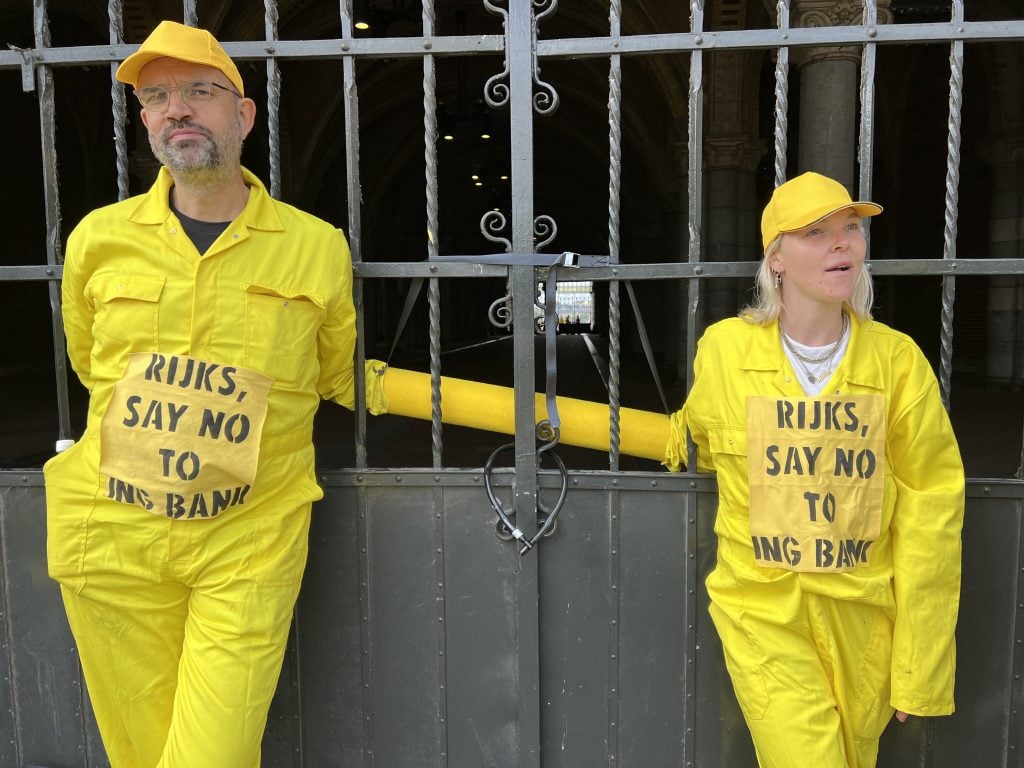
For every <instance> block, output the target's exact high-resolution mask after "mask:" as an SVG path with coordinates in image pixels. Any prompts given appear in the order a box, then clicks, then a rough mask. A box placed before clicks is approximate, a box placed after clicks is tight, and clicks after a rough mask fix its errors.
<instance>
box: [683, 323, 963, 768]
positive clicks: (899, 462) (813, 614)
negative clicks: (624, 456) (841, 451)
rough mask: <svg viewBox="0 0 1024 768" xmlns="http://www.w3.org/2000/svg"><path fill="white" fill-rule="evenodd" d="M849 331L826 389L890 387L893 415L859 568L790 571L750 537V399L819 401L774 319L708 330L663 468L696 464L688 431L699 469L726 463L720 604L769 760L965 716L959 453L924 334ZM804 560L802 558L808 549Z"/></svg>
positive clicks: (844, 747) (732, 661)
mask: <svg viewBox="0 0 1024 768" xmlns="http://www.w3.org/2000/svg"><path fill="white" fill-rule="evenodd" d="M851 334H852V335H851V339H850V342H849V347H848V350H847V352H846V355H845V357H844V358H843V360H842V362H841V364H840V365H839V367H838V369H837V370H836V371H835V373H834V374H833V376H832V378H831V380H830V381H829V382H828V383H827V385H826V387H825V390H824V391H823V393H822V395H823V396H826V397H833V398H836V399H837V400H838V401H840V402H841V401H842V400H843V399H844V398H850V397H851V396H870V395H881V396H882V398H884V399H883V400H881V401H879V402H881V403H884V407H883V410H884V422H885V441H884V453H885V459H884V462H880V463H882V464H883V467H884V486H883V490H882V493H881V495H880V498H881V510H880V518H879V519H880V526H879V532H878V536H877V540H873V542H872V544H871V546H870V549H865V551H864V558H863V561H862V562H860V563H858V564H857V565H856V566H855V567H850V568H848V569H843V570H839V571H837V572H820V571H819V572H809V571H800V570H796V569H794V568H792V567H790V566H789V565H788V564H787V562H786V558H784V557H783V558H779V559H780V560H781V561H782V562H780V563H779V564H777V565H778V566H779V567H763V566H762V565H758V564H755V546H757V547H758V554H764V552H763V549H764V548H763V547H762V545H761V544H762V543H763V542H764V539H758V538H757V537H756V536H752V535H751V511H750V510H751V500H752V499H751V494H750V482H751V475H750V474H748V473H749V472H751V471H752V470H751V467H752V466H759V465H757V462H756V461H755V462H751V461H750V458H751V457H749V456H748V450H747V449H748V442H749V444H750V445H754V440H753V437H752V436H751V435H750V434H749V433H748V418H747V409H748V402H747V398H748V396H751V395H754V396H764V397H768V398H773V399H775V400H776V401H780V402H788V403H799V401H800V400H802V399H805V400H807V401H808V404H810V401H812V400H813V399H814V398H805V396H804V394H803V392H802V390H801V387H800V385H799V383H798V381H797V378H796V376H795V375H794V373H793V370H792V368H791V367H790V365H789V362H788V360H787V359H786V356H785V354H784V352H783V350H782V345H781V344H780V337H779V328H778V324H777V323H774V322H773V323H769V324H767V325H765V326H758V325H756V324H751V323H748V322H746V321H745V320H743V319H740V318H732V319H728V320H725V321H722V322H720V323H717V324H715V325H713V326H711V327H710V328H708V330H707V332H706V333H705V335H704V336H703V338H702V339H701V341H700V343H699V346H698V352H697V357H696V360H695V378H694V384H693V388H692V390H691V392H690V394H689V395H688V397H687V400H686V403H685V404H684V406H683V408H682V409H681V410H680V411H678V412H677V413H675V414H673V417H672V426H671V430H670V433H671V436H670V440H669V447H668V450H667V453H666V460H665V463H666V465H667V466H669V468H670V469H678V468H679V466H680V465H681V463H682V462H683V461H684V460H685V457H686V444H685V431H686V430H687V429H688V430H689V431H690V433H691V434H692V437H693V440H694V442H695V444H696V445H697V448H698V468H699V469H700V470H702V471H714V472H716V473H717V481H718V490H719V503H718V512H717V518H716V521H715V532H716V535H717V539H718V554H717V563H716V566H715V568H714V570H713V571H712V572H711V574H710V575H709V576H708V578H707V589H708V593H709V596H710V599H711V607H710V612H711V616H712V619H713V621H714V623H715V626H716V628H717V630H718V632H719V636H720V637H721V640H722V646H723V650H724V654H725V662H726V667H727V669H728V671H729V675H730V677H731V679H732V682H733V687H734V689H735V692H736V697H737V700H738V702H739V704H740V708H741V710H742V712H743V715H744V718H745V720H746V722H747V725H748V727H749V729H750V732H751V735H752V738H753V741H754V746H755V750H756V752H757V757H758V760H759V762H760V764H761V765H762V766H765V767H768V766H771V767H772V768H792V767H793V766H798V765H807V766H816V767H818V768H844V767H845V766H851V768H867V767H870V766H874V765H875V763H876V759H877V752H878V740H879V737H880V735H881V733H882V731H883V730H884V728H885V726H886V724H887V722H888V721H889V720H890V718H891V716H892V714H893V710H894V709H897V710H901V711H904V712H907V713H909V714H911V715H945V714H950V713H952V712H953V680H954V671H955V641H954V629H955V626H956V618H957V610H958V606H959V587H960V551H961V549H960V531H961V527H962V522H963V504H964V475H963V466H962V463H961V459H960V454H959V450H958V447H957V444H956V440H955V438H954V435H953V433H952V429H951V427H950V423H949V419H948V417H947V414H946V412H945V410H944V408H943V406H942V403H941V401H940V398H939V393H938V387H937V384H936V381H935V377H934V375H933V373H932V370H931V368H930V366H929V364H928V362H927V361H926V360H925V358H924V357H923V355H922V354H921V352H920V350H919V349H918V348H917V346H916V345H915V344H914V342H913V341H912V340H911V339H910V338H909V337H907V336H906V335H904V334H902V333H899V332H897V331H895V330H893V329H891V328H889V327H887V326H885V325H883V324H881V323H878V322H874V321H865V322H861V321H858V320H856V319H853V318H851ZM808 412H810V411H808ZM780 413H781V411H780ZM750 429H753V430H757V429H760V425H758V424H756V423H754V422H752V423H751V425H750ZM759 444H760V443H759ZM769 450H771V448H769ZM800 455H801V454H799V453H797V454H796V455H795V456H794V457H793V459H794V461H793V463H794V467H795V468H799V466H800V465H799V458H800ZM755 458H757V457H755ZM767 466H773V467H776V468H778V466H779V465H777V464H771V463H770V464H768V465H767ZM755 502H756V500H755ZM861 512H865V510H861ZM878 512H879V510H877V509H876V510H875V513H876V514H877V513H878ZM869 553H870V554H869ZM803 554H804V558H805V560H804V562H805V563H806V562H807V559H808V558H810V557H811V553H810V552H804V553H803Z"/></svg>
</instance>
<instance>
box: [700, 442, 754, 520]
mask: <svg viewBox="0 0 1024 768" xmlns="http://www.w3.org/2000/svg"><path fill="white" fill-rule="evenodd" d="M708 449H709V450H710V451H711V461H712V462H713V463H714V466H715V472H716V473H717V475H718V491H719V505H718V512H717V514H719V515H721V516H723V517H730V518H734V519H737V520H743V521H744V522H743V524H744V525H746V519H747V508H746V498H747V430H746V427H745V426H744V427H734V426H715V427H709V428H708Z"/></svg>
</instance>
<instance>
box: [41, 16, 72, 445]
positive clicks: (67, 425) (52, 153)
mask: <svg viewBox="0 0 1024 768" xmlns="http://www.w3.org/2000/svg"><path fill="white" fill-rule="evenodd" d="M32 19H33V27H34V30H33V33H34V36H35V45H36V48H49V46H50V23H49V21H48V19H47V14H46V0H33V2H32ZM37 66H38V67H39V71H38V72H37V73H36V82H37V83H38V89H39V91H38V92H39V135H40V144H41V148H42V153H43V198H44V201H45V206H46V263H47V264H49V265H50V267H55V266H57V265H59V264H61V263H63V261H64V256H63V253H62V252H61V246H60V194H59V190H60V187H59V181H58V177H57V126H56V121H57V114H56V113H57V109H56V105H55V104H54V93H53V72H52V71H51V70H50V67H48V66H47V65H45V64H39V65H37ZM47 289H48V291H49V296H50V326H51V330H52V332H53V365H54V374H55V376H56V385H57V437H58V438H59V439H60V440H69V439H71V413H70V406H69V403H68V369H67V354H66V351H65V342H64V321H63V318H62V317H61V311H60V282H59V281H58V280H49V281H48V282H47Z"/></svg>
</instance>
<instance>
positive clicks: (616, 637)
mask: <svg viewBox="0 0 1024 768" xmlns="http://www.w3.org/2000/svg"><path fill="white" fill-rule="evenodd" d="M608 25H609V30H608V31H609V39H612V40H616V39H619V38H621V36H622V2H621V0H611V1H610V3H609V8H608ZM621 195H622V59H621V57H620V56H619V55H618V54H612V55H611V56H610V57H609V61H608V256H609V257H610V260H611V262H612V264H618V262H619V257H620V253H619V251H620V249H619V245H620V231H619V230H620V214H621ZM619 286H620V284H619V281H618V280H613V281H612V282H611V283H609V284H608V468H609V470H610V471H611V472H618V471H619V440H620V434H619V433H620V410H619V408H620V401H619V383H620V378H621V375H620V374H621V361H620V352H621V344H622V323H621V303H620V297H619ZM608 505H609V509H608V514H609V517H610V519H609V526H608V527H609V531H608V603H609V617H608V721H607V724H606V726H605V734H606V735H605V738H606V739H607V740H608V765H609V768H615V766H618V765H621V764H622V763H621V757H622V755H621V747H620V745H619V728H617V727H616V723H618V722H620V721H621V718H620V716H619V715H620V713H619V706H620V698H621V697H620V695H619V690H620V689H621V686H620V685H619V675H620V668H619V658H620V657H621V655H622V653H621V649H620V647H619V646H620V643H621V638H620V633H619V619H620V616H621V590H620V589H619V582H620V580H621V573H620V571H621V565H620V559H619V550H620V548H621V547H620V542H619V538H620V534H621V526H620V523H619V517H620V515H621V512H622V496H621V494H620V493H619V492H618V491H617V490H613V491H611V492H610V495H609V499H608ZM617 761H618V762H617Z"/></svg>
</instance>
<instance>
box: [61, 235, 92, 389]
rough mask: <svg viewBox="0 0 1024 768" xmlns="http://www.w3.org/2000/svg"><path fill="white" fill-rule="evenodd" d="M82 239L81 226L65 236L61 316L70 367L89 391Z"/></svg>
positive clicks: (89, 303) (88, 309)
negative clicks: (66, 241)
mask: <svg viewBox="0 0 1024 768" xmlns="http://www.w3.org/2000/svg"><path fill="white" fill-rule="evenodd" d="M84 239H86V235H85V234H83V232H82V228H81V227H78V228H76V229H75V230H74V231H72V233H71V235H70V236H69V237H68V245H67V251H66V254H65V259H64V272H63V276H62V278H61V316H62V318H63V320H64V336H65V338H66V339H67V352H68V359H69V360H70V361H71V367H72V369H74V371H75V373H77V374H78V378H79V379H80V380H81V382H82V384H83V385H84V386H85V388H86V389H87V390H89V392H92V389H93V384H94V381H93V377H92V363H91V354H92V341H93V340H92V322H93V316H94V315H95V308H94V306H93V304H92V301H91V300H90V298H89V297H88V296H86V291H85V285H86V282H87V278H86V277H85V276H84V275H83V274H82V262H83V260H84V259H83V251H84V244H83V242H82V241H83V240H84Z"/></svg>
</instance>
